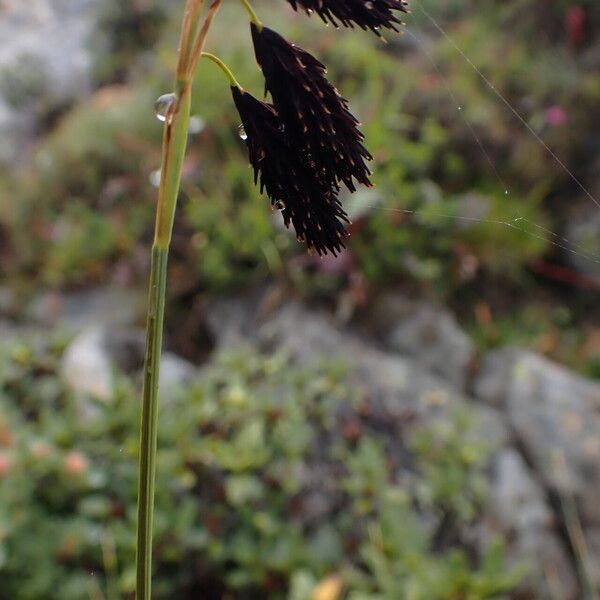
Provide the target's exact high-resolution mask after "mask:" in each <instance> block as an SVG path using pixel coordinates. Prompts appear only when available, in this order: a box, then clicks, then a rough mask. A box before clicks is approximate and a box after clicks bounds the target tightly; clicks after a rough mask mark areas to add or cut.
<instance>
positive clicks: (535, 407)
mask: <svg viewBox="0 0 600 600" xmlns="http://www.w3.org/2000/svg"><path fill="white" fill-rule="evenodd" d="M506 402H507V414H508V418H509V421H510V423H511V425H512V427H513V428H514V430H515V432H516V434H517V435H518V437H519V439H520V442H521V444H522V445H523V448H524V450H525V452H526V453H527V455H528V457H529V459H530V460H531V462H532V464H533V465H534V466H535V469H536V471H537V472H538V473H539V474H540V476H541V477H542V478H543V480H544V481H545V483H546V485H547V486H548V487H551V488H553V489H555V490H556V491H558V492H559V493H561V494H566V495H571V494H574V495H575V497H576V498H577V500H578V505H579V508H580V510H581V511H582V517H583V519H584V521H585V522H586V523H590V524H592V523H593V524H595V525H600V504H599V503H598V501H597V498H598V497H599V495H600V438H599V437H598V432H599V431H600V385H599V384H597V383H593V382H591V381H589V380H587V379H585V378H583V377H580V376H578V375H576V374H574V373H571V372H570V371H568V370H567V369H565V368H563V367H561V366H560V365H557V364H555V363H553V362H551V361H548V360H546V359H544V358H541V357H539V356H537V355H535V354H530V353H524V354H522V355H521V356H520V357H519V358H518V359H517V360H516V361H515V363H514V364H513V367H512V369H511V376H510V379H509V386H508V390H507V398H506Z"/></svg>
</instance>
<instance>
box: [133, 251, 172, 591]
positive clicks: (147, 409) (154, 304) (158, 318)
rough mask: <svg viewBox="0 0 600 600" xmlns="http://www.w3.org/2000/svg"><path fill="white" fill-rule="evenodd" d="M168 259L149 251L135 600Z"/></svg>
mask: <svg viewBox="0 0 600 600" xmlns="http://www.w3.org/2000/svg"><path fill="white" fill-rule="evenodd" d="M168 256H169V250H168V249H167V248H161V247H159V246H156V245H155V246H154V247H153V248H152V264H151V271H150V289H149V292H148V324H147V327H148V329H147V340H146V358H145V363H144V391H143V403H142V425H141V437H140V462H139V473H140V479H139V490H138V535H137V552H138V554H137V594H136V598H137V599H138V600H150V590H151V585H152V523H153V517H154V482H155V477H156V444H157V429H158V378H159V367H160V352H161V346H162V334H163V321H164V309H165V291H166V281H167V260H168Z"/></svg>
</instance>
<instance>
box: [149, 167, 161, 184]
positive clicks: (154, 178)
mask: <svg viewBox="0 0 600 600" xmlns="http://www.w3.org/2000/svg"><path fill="white" fill-rule="evenodd" d="M160 177H161V173H160V169H156V170H155V171H152V173H150V175H149V177H148V181H150V185H152V186H153V187H155V188H157V187H159V186H160Z"/></svg>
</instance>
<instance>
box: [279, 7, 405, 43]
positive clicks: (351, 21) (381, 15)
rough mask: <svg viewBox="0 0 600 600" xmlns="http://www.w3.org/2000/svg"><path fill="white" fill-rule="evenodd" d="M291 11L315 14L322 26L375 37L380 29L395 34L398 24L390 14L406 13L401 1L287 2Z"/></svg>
mask: <svg viewBox="0 0 600 600" xmlns="http://www.w3.org/2000/svg"><path fill="white" fill-rule="evenodd" d="M287 1H288V2H289V4H291V6H292V8H293V9H294V10H299V9H300V10H305V11H306V12H307V13H308V14H312V13H313V12H315V13H317V14H318V15H319V16H320V17H321V19H323V21H324V22H325V23H331V24H332V25H334V26H336V27H339V25H340V24H341V25H343V26H344V27H353V26H354V25H358V27H360V28H361V29H370V30H371V31H373V32H375V33H376V34H377V35H380V33H379V30H380V29H381V28H382V27H385V28H386V29H391V30H393V31H398V27H399V26H400V25H402V21H401V20H400V19H399V18H398V17H397V16H396V15H395V14H394V11H397V12H402V13H407V12H408V8H407V6H408V2H406V1H405V0H287Z"/></svg>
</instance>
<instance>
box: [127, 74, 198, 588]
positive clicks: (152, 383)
mask: <svg viewBox="0 0 600 600" xmlns="http://www.w3.org/2000/svg"><path fill="white" fill-rule="evenodd" d="M190 96H191V90H190V86H189V85H188V86H186V87H184V88H183V89H182V90H181V91H180V95H179V97H178V99H177V104H176V106H175V107H174V108H173V110H172V111H171V112H170V113H169V114H168V115H167V122H166V124H165V129H164V137H163V159H162V169H161V183H160V189H159V195H158V205H157V211H156V226H155V235H154V245H153V247H152V262H151V267H150V286H149V294H148V317H147V330H146V356H145V361H144V390H143V395H142V422H141V435H140V458H139V488H138V533H137V557H136V563H137V587H136V589H137V593H136V600H150V598H151V584H152V529H153V516H154V481H155V476H156V446H157V433H158V431H157V430H158V382H159V368H160V355H161V347H162V336H163V323H164V311H165V294H166V279H167V262H168V256H169V245H170V242H171V233H172V230H173V221H174V218H175V208H176V206H177V195H178V193H179V184H180V181H181V172H182V168H183V159H184V156H185V148H186V142H187V130H188V125H189V117H190V104H191V102H190Z"/></svg>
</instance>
